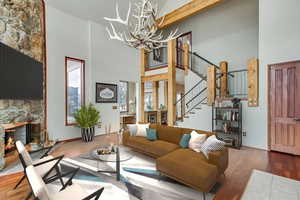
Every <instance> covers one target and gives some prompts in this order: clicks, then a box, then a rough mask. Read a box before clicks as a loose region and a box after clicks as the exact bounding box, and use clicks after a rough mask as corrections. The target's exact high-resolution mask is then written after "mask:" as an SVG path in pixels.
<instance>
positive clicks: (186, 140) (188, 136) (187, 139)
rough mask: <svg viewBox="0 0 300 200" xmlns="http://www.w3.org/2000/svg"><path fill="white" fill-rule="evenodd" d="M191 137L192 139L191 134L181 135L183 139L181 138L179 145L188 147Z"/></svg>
mask: <svg viewBox="0 0 300 200" xmlns="http://www.w3.org/2000/svg"><path fill="white" fill-rule="evenodd" d="M190 139H191V134H184V135H183V136H182V137H181V140H180V143H179V145H180V146H181V147H182V148H188V147H189V142H190Z"/></svg>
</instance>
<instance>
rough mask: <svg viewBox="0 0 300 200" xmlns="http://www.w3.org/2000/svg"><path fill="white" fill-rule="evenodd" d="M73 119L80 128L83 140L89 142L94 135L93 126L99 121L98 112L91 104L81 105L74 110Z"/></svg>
mask: <svg viewBox="0 0 300 200" xmlns="http://www.w3.org/2000/svg"><path fill="white" fill-rule="evenodd" d="M74 117H75V121H76V123H77V124H78V126H79V127H80V128H81V136H82V140H83V141H84V142H91V141H93V139H94V136H95V126H96V125H97V124H98V123H99V119H100V112H99V111H98V110H97V109H96V108H95V106H94V105H93V104H89V105H83V106H81V108H80V109H79V110H77V111H76V112H75V115H74Z"/></svg>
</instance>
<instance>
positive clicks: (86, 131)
mask: <svg viewBox="0 0 300 200" xmlns="http://www.w3.org/2000/svg"><path fill="white" fill-rule="evenodd" d="M81 137H82V141H84V142H91V141H93V140H94V137H95V127H94V126H93V127H90V128H81Z"/></svg>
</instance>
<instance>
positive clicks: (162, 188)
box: [63, 147, 218, 200]
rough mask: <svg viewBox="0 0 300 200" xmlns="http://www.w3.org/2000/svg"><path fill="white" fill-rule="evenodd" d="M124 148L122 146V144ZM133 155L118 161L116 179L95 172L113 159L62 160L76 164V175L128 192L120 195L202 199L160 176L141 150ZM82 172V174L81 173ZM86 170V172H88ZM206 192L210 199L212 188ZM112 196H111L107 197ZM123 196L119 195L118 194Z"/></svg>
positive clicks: (108, 166) (145, 199) (111, 164)
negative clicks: (118, 173)
mask: <svg viewBox="0 0 300 200" xmlns="http://www.w3.org/2000/svg"><path fill="white" fill-rule="evenodd" d="M123 148H124V147H123ZM131 153H132V154H133V158H132V159H130V160H127V161H124V162H121V180H122V181H120V182H118V181H116V178H115V175H111V174H103V173H98V172H97V170H98V169H101V170H113V169H115V163H114V162H98V161H94V160H89V159H86V157H88V154H87V155H81V156H77V157H74V158H66V159H64V162H63V163H64V164H65V165H66V166H68V167H72V166H73V167H74V166H78V167H80V168H81V174H80V175H79V176H77V177H76V179H77V180H78V179H80V180H86V181H95V180H93V179H95V178H96V179H97V178H99V179H98V181H99V180H101V181H102V182H104V183H109V184H111V185H113V186H116V187H118V188H120V189H121V190H123V191H125V192H126V193H128V197H125V198H124V199H132V198H133V199H134V198H136V199H140V200H153V199H161V200H202V199H203V194H202V193H201V192H199V191H196V190H194V189H192V188H190V187H187V186H185V185H183V184H181V183H178V182H176V181H174V180H172V179H169V178H167V177H165V176H161V175H160V174H159V173H158V172H157V171H156V167H155V160H154V159H152V158H150V157H148V156H145V155H143V154H140V153H137V152H133V151H131ZM83 172H85V173H86V174H83ZM88 174H89V175H88ZM217 187H218V186H216V188H215V189H214V190H213V192H212V193H208V194H206V200H212V199H213V197H214V196H215V195H214V192H215V191H216V190H217ZM111 199H112V198H111ZM118 199H123V198H118Z"/></svg>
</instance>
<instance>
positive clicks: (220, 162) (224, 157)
mask: <svg viewBox="0 0 300 200" xmlns="http://www.w3.org/2000/svg"><path fill="white" fill-rule="evenodd" d="M208 162H209V163H210V164H213V165H215V166H217V168H218V172H219V174H220V175H221V174H223V173H224V172H225V170H226V169H227V167H228V148H225V149H223V150H222V151H213V152H210V153H209V159H208Z"/></svg>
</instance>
